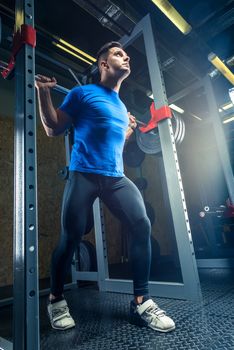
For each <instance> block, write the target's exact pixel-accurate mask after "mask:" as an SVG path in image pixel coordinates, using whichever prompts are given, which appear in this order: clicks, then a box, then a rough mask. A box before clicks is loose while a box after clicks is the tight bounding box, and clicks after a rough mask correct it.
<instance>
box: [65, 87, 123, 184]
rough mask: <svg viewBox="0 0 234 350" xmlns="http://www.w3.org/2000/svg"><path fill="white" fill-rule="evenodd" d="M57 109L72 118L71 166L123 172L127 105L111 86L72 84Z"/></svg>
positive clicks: (93, 170) (98, 172)
mask: <svg viewBox="0 0 234 350" xmlns="http://www.w3.org/2000/svg"><path fill="white" fill-rule="evenodd" d="M59 109H60V110H62V111H64V112H65V113H67V114H68V115H69V116H71V118H72V122H73V125H74V144H73V148H72V153H71V162H70V167H69V169H70V170H77V171H81V172H88V173H96V174H102V175H106V176H117V177H118V176H123V175H124V174H123V158H122V153H123V147H124V142H125V134H126V130H127V127H128V121H129V118H128V114H127V109H126V107H125V105H124V104H123V102H122V101H121V100H120V98H119V95H118V93H117V92H115V91H114V90H111V89H109V88H106V87H104V86H102V85H98V84H97V85H96V84H90V85H84V86H79V87H75V88H73V89H72V90H71V91H70V92H69V93H68V95H67V96H66V97H65V99H64V101H63V103H62V105H61V106H60V107H59Z"/></svg>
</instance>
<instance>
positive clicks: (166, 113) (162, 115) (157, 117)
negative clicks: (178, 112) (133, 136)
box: [139, 102, 172, 133]
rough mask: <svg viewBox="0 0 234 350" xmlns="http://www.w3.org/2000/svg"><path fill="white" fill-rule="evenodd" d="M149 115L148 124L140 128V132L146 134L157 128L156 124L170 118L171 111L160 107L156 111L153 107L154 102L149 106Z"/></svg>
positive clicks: (166, 107) (165, 107) (168, 108)
mask: <svg viewBox="0 0 234 350" xmlns="http://www.w3.org/2000/svg"><path fill="white" fill-rule="evenodd" d="M150 114H151V119H150V121H149V123H148V124H147V125H146V126H141V127H140V128H139V129H140V131H141V132H143V133H146V132H149V131H151V130H153V129H155V128H157V126H158V123H159V122H160V121H161V120H163V119H166V118H172V113H171V109H170V107H168V106H166V105H165V106H162V107H161V108H159V109H156V108H155V106H154V102H152V103H151V106H150Z"/></svg>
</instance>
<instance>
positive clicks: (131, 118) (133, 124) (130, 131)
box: [125, 112, 137, 141]
mask: <svg viewBox="0 0 234 350" xmlns="http://www.w3.org/2000/svg"><path fill="white" fill-rule="evenodd" d="M128 117H129V123H128V129H127V131H126V135H125V140H126V141H127V140H128V139H129V138H130V136H131V135H132V134H133V133H134V130H135V129H136V127H137V122H136V118H135V117H134V116H133V115H131V113H130V112H128Z"/></svg>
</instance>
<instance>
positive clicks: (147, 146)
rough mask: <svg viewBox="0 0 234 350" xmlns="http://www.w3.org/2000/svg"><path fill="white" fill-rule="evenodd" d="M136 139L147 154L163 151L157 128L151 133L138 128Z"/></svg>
mask: <svg viewBox="0 0 234 350" xmlns="http://www.w3.org/2000/svg"><path fill="white" fill-rule="evenodd" d="M136 141H137V144H138V146H139V148H140V149H141V150H142V151H143V152H145V153H147V154H157V153H160V152H161V143H160V138H159V133H158V130H157V129H156V130H154V131H152V132H151V133H143V132H141V131H140V130H138V129H136Z"/></svg>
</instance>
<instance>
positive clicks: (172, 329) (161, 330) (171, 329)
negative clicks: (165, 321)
mask: <svg viewBox="0 0 234 350" xmlns="http://www.w3.org/2000/svg"><path fill="white" fill-rule="evenodd" d="M147 327H149V328H151V329H153V330H154V331H158V332H162V333H168V332H171V331H174V329H175V328H176V327H175V326H174V327H171V328H168V329H161V328H155V327H152V326H151V325H149V324H148V326H147Z"/></svg>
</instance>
